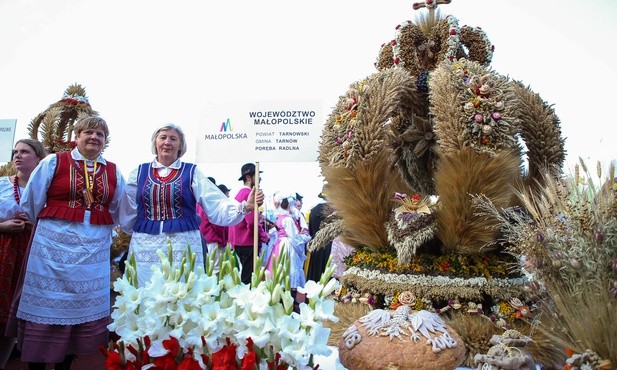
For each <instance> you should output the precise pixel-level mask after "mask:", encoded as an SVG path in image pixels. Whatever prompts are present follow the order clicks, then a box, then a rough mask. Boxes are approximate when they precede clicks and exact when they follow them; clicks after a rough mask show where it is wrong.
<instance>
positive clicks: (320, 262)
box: [306, 242, 332, 282]
mask: <svg viewBox="0 0 617 370" xmlns="http://www.w3.org/2000/svg"><path fill="white" fill-rule="evenodd" d="M331 252H332V242H329V243H328V244H326V246H325V247H323V248H321V249H318V250H315V251H312V252H311V256H310V258H309V263H308V269H307V272H306V280H313V281H316V282H319V279H320V278H321V274H323V273H324V271H326V264H327V263H328V258H330V253H331Z"/></svg>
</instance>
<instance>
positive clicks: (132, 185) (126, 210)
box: [118, 168, 139, 234]
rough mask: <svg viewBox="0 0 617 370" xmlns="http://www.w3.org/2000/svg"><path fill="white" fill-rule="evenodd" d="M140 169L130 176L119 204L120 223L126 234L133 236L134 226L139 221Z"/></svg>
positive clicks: (132, 172) (136, 169)
mask: <svg viewBox="0 0 617 370" xmlns="http://www.w3.org/2000/svg"><path fill="white" fill-rule="evenodd" d="M138 171H139V168H135V169H134V170H132V171H131V173H130V174H129V177H128V179H127V180H126V184H125V186H124V191H123V194H122V199H121V201H120V204H119V209H118V213H119V223H120V227H121V228H122V230H123V231H124V232H125V233H128V234H131V233H132V232H133V226H134V225H135V221H136V219H137V172H138Z"/></svg>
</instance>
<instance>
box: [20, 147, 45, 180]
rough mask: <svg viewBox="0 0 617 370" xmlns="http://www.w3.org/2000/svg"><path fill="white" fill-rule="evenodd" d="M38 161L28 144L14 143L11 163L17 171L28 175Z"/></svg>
mask: <svg viewBox="0 0 617 370" xmlns="http://www.w3.org/2000/svg"><path fill="white" fill-rule="evenodd" d="M40 161H41V160H40V159H39V157H37V156H36V153H35V152H34V149H32V147H31V146H30V145H28V144H26V143H17V144H15V149H13V165H14V166H15V169H16V170H17V171H19V172H22V173H25V174H28V175H30V174H31V173H32V171H34V169H35V168H36V166H37V165H38V164H39V162H40Z"/></svg>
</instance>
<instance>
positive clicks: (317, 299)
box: [108, 248, 338, 369]
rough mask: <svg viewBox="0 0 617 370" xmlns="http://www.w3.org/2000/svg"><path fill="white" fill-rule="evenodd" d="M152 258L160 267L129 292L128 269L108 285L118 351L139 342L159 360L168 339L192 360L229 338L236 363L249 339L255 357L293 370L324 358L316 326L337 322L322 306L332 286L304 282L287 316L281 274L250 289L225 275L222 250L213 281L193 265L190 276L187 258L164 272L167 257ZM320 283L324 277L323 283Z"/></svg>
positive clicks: (322, 334)
mask: <svg viewBox="0 0 617 370" xmlns="http://www.w3.org/2000/svg"><path fill="white" fill-rule="evenodd" d="M157 253H158V255H159V257H160V258H161V265H160V266H155V267H154V268H153V273H152V276H151V279H150V281H148V282H140V284H141V286H140V287H136V286H135V285H137V284H136V282H135V279H134V276H136V270H135V267H134V266H133V265H130V264H129V265H128V266H127V272H128V273H127V274H125V276H123V277H122V278H120V279H118V280H116V281H115V282H114V284H113V286H114V290H115V291H116V292H118V293H119V295H118V297H117V299H116V301H115V303H114V306H113V307H114V310H113V312H112V314H111V317H112V319H113V322H112V323H111V324H110V325H109V326H108V328H109V329H110V330H111V331H114V332H115V333H116V334H118V335H119V336H120V337H121V341H122V342H124V344H125V346H128V345H132V346H133V347H134V348H137V347H138V346H137V340H138V339H139V340H143V337H145V336H146V335H147V336H149V337H150V339H151V340H152V344H151V346H150V348H149V349H148V353H149V354H150V356H151V357H157V356H159V357H160V356H164V355H165V354H167V350H166V349H165V348H164V347H163V345H162V341H163V340H165V339H168V338H170V337H174V338H176V339H177V340H178V343H179V344H180V346H181V348H183V350H184V352H185V353H186V350H187V348H188V347H191V348H193V349H194V353H195V354H196V355H197V357H199V356H198V355H199V354H202V353H204V354H213V353H216V352H217V351H219V350H220V349H221V348H223V346H225V345H226V340H227V339H229V340H230V342H231V343H233V344H234V345H236V346H237V348H236V356H237V359H241V358H243V357H244V356H245V355H246V354H247V353H248V351H249V348H248V346H247V343H248V339H249V338H250V339H251V340H252V341H253V345H254V348H255V349H256V350H257V353H262V351H264V350H265V351H268V353H277V354H279V355H280V356H281V360H282V361H284V362H285V363H286V364H287V365H289V366H290V367H294V368H297V369H305V368H307V365H308V361H309V358H310V354H319V355H327V354H329V352H330V350H329V348H328V346H327V340H328V336H329V334H330V329H327V328H324V327H323V324H322V323H321V321H323V320H330V321H335V322H336V321H338V318H337V317H336V316H334V302H333V301H332V300H329V299H327V297H328V296H329V295H330V294H331V293H332V292H333V291H334V290H335V289H336V287H338V282H337V281H336V280H335V279H331V280H330V281H329V282H328V283H327V284H326V285H325V286H324V285H323V284H321V283H319V282H315V281H312V280H310V281H308V282H307V283H306V286H305V287H304V288H303V289H301V288H299V289H298V291H300V292H301V293H305V294H306V296H307V301H308V303H309V304H306V303H301V304H300V306H299V307H300V313H295V312H292V311H293V303H294V300H293V297H292V296H291V292H290V291H288V290H286V289H285V283H286V281H287V283H288V278H286V277H285V275H281V276H278V277H274V278H273V277H271V276H265V280H260V278H259V275H256V278H254V279H253V284H255V285H256V286H253V287H251V285H249V284H243V283H242V282H240V280H239V274H238V270H237V269H233V268H232V262H233V258H234V257H233V254H232V253H231V251H230V250H229V249H228V251H227V252H225V253H224V254H222V255H221V258H222V264H221V272H222V273H221V274H220V276H219V274H215V275H214V276H209V275H207V274H206V273H205V272H204V269H203V267H201V266H198V267H196V268H195V269H194V270H193V271H191V266H192V265H191V262H190V261H191V260H192V261H193V264H194V257H190V256H188V254H187V256H188V257H185V259H184V262H183V263H184V265H183V266H176V265H173V266H172V265H171V263H170V259H169V256H167V255H165V254H164V253H163V252H161V251H158V252H157ZM168 253H171V248H169V249H168ZM129 261H130V260H129ZM284 263H287V264H288V263H289V261H288V260H287V261H284ZM285 268H287V269H288V266H287V267H285V266H284V265H283V262H282V263H281V265H280V266H277V271H285ZM328 277H329V275H324V278H323V279H324V280H325V279H327V278H328ZM273 279H276V280H273ZM204 344H205V346H204ZM129 355H130V353H129ZM131 356H132V355H131ZM200 361H201V360H200ZM258 367H259V369H267V368H268V365H267V363H266V362H265V359H263V358H260V359H258Z"/></svg>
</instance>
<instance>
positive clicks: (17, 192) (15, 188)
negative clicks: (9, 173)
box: [13, 175, 21, 204]
mask: <svg viewBox="0 0 617 370" xmlns="http://www.w3.org/2000/svg"><path fill="white" fill-rule="evenodd" d="M13 197H15V201H16V202H17V204H19V201H20V200H21V189H20V188H19V177H17V175H15V177H14V178H13Z"/></svg>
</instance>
